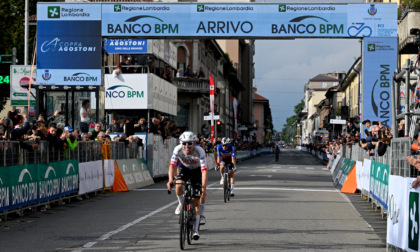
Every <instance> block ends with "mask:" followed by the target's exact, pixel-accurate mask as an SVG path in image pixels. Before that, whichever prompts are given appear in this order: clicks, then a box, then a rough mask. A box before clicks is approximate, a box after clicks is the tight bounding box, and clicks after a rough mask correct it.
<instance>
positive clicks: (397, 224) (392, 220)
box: [386, 175, 411, 248]
mask: <svg viewBox="0 0 420 252" xmlns="http://www.w3.org/2000/svg"><path fill="white" fill-rule="evenodd" d="M409 187H411V185H410V183H409V181H408V180H407V178H403V177H400V176H395V175H390V176H389V194H388V195H389V199H388V209H389V211H388V218H387V232H386V233H387V234H386V235H387V237H386V240H387V243H389V244H392V245H394V246H396V247H398V248H404V247H406V245H405V244H404V243H406V242H407V239H406V238H407V234H408V230H407V221H406V220H407V217H409V215H408V211H405V210H408V208H407V207H406V206H407V205H408V201H407V192H408V191H409Z"/></svg>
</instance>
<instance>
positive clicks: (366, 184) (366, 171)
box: [362, 158, 372, 192]
mask: <svg viewBox="0 0 420 252" xmlns="http://www.w3.org/2000/svg"><path fill="white" fill-rule="evenodd" d="M371 167H372V160H370V159H366V158H365V159H364V160H363V174H362V177H363V181H362V190H365V191H366V192H369V188H370V168H371Z"/></svg>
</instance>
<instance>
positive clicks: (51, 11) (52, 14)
mask: <svg viewBox="0 0 420 252" xmlns="http://www.w3.org/2000/svg"><path fill="white" fill-rule="evenodd" d="M48 18H60V7H59V6H48Z"/></svg>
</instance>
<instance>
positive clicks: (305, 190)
mask: <svg viewBox="0 0 420 252" xmlns="http://www.w3.org/2000/svg"><path fill="white" fill-rule="evenodd" d="M213 184H215V183H213ZM235 185H236V184H235ZM157 190H160V191H165V190H167V189H164V188H162V189H137V191H157ZM207 190H223V188H222V187H219V186H218V187H214V188H210V187H208V188H207ZM235 190H244V191H247V190H249V191H255V190H260V191H298V192H340V191H339V190H336V189H331V190H327V189H325V190H321V189H291V188H281V187H278V188H275V187H266V188H264V187H237V186H235ZM177 202H178V201H177Z"/></svg>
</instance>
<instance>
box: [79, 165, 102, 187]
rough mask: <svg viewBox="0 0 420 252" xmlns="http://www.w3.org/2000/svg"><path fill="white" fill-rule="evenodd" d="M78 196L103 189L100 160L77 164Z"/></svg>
mask: <svg viewBox="0 0 420 252" xmlns="http://www.w3.org/2000/svg"><path fill="white" fill-rule="evenodd" d="M79 178H80V182H79V183H80V187H79V194H84V193H88V192H93V191H96V190H99V189H102V188H103V179H104V177H103V171H102V160H96V161H91V162H85V163H80V164H79Z"/></svg>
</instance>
